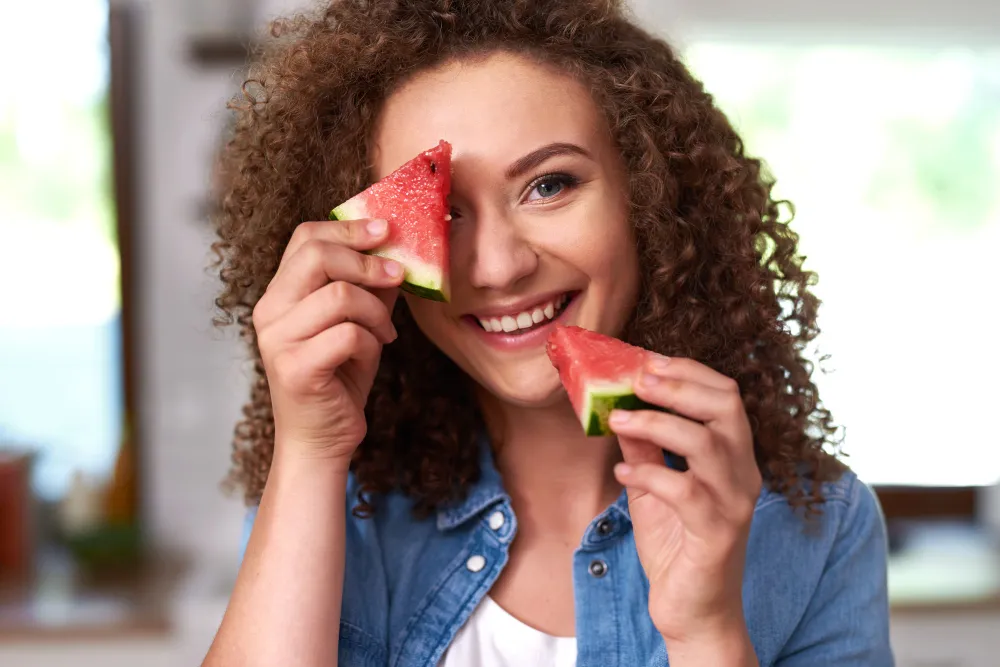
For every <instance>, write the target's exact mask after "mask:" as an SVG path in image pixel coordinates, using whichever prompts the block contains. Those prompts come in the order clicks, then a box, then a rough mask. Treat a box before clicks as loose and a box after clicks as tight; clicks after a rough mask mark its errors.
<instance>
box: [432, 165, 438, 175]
mask: <svg viewBox="0 0 1000 667" xmlns="http://www.w3.org/2000/svg"><path fill="white" fill-rule="evenodd" d="M437 170H438V166H437V163H436V162H431V173H432V174H436V173H437Z"/></svg>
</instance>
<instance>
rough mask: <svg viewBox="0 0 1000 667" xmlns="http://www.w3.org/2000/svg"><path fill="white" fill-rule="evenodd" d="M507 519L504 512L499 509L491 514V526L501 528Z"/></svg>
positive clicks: (494, 528)
mask: <svg viewBox="0 0 1000 667" xmlns="http://www.w3.org/2000/svg"><path fill="white" fill-rule="evenodd" d="M504 521H506V519H505V518H504V516H503V512H501V511H499V510H497V511H496V512H494V513H493V514H491V515H490V528H491V529H493V530H500V529H501V528H503V524H504Z"/></svg>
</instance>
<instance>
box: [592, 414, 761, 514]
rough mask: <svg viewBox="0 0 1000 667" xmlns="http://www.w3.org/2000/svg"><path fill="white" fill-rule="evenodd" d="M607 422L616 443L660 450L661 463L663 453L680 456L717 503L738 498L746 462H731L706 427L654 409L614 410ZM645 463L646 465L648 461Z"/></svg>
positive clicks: (730, 456) (725, 451) (728, 453)
mask: <svg viewBox="0 0 1000 667" xmlns="http://www.w3.org/2000/svg"><path fill="white" fill-rule="evenodd" d="M608 423H609V424H610V425H611V426H612V428H613V429H614V431H615V433H617V434H618V438H619V441H622V440H625V441H626V442H628V443H632V442H634V441H639V442H644V443H647V445H648V446H650V447H653V448H654V449H657V450H659V451H658V454H659V457H660V460H661V461H662V459H663V451H668V452H671V453H673V454H678V455H680V456H683V457H684V458H685V459H686V460H687V464H688V468H689V470H690V471H691V473H692V474H693V475H694V476H695V477H697V478H698V479H700V480H701V481H702V482H704V484H705V485H706V486H707V487H708V488H709V489H710V490H711V491H712V492H713V494H714V495H715V496H716V497H717V498H718V499H719V500H721V501H723V502H731V501H735V500H736V499H737V498H739V497H741V495H740V494H741V492H740V489H739V487H738V479H739V478H738V477H737V475H736V473H737V472H738V470H739V466H740V465H745V464H746V463H745V462H739V461H735V460H733V456H732V454H731V453H730V451H729V450H728V448H726V447H725V445H722V444H720V443H719V438H718V437H717V436H716V435H715V434H714V433H712V431H711V430H709V429H708V428H707V427H705V426H703V425H701V424H699V423H697V422H693V421H691V420H690V419H685V418H683V417H678V416H676V415H671V414H667V413H666V412H657V411H655V410H634V411H626V410H616V411H614V412H612V413H611V416H610V419H609V421H608ZM626 462H629V460H628V458H626ZM644 462H649V460H648V458H647V459H646V460H645V461H644Z"/></svg>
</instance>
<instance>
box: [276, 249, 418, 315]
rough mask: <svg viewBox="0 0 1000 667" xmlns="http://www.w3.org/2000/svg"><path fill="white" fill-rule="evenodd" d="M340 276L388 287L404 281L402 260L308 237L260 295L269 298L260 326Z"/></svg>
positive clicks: (370, 285) (358, 282)
mask: <svg viewBox="0 0 1000 667" xmlns="http://www.w3.org/2000/svg"><path fill="white" fill-rule="evenodd" d="M338 280H342V281H346V282H350V283H355V284H360V285H365V286H368V287H373V288H382V289H388V288H393V287H398V286H399V284H400V283H401V282H402V280H403V267H402V266H401V265H400V264H399V262H395V261H392V260H387V259H383V258H382V257H378V256H376V255H364V254H362V253H360V252H357V251H356V250H352V249H351V248H347V247H345V246H342V245H338V244H336V243H329V242H326V241H316V240H311V241H307V242H306V243H305V244H303V245H302V247H301V248H299V250H298V251H296V253H295V254H294V255H293V256H292V257H290V258H289V260H288V264H287V265H286V267H285V269H284V270H282V271H279V272H278V273H277V274H276V275H275V277H274V279H273V280H272V281H271V284H270V285H269V286H268V289H267V293H265V295H264V297H262V299H261V300H264V299H268V302H267V308H266V310H265V312H264V313H262V314H261V316H260V320H261V321H260V322H258V323H257V324H258V326H266V325H267V324H268V323H269V321H271V320H273V319H275V318H277V317H279V316H281V315H283V314H284V313H285V312H287V311H288V310H289V309H290V308H291V307H292V306H293V305H295V304H296V303H298V302H299V301H301V300H303V299H304V298H306V297H307V296H308V295H309V294H311V293H313V292H315V291H316V290H317V289H319V288H320V287H322V286H323V285H325V284H327V283H330V282H335V281H338Z"/></svg>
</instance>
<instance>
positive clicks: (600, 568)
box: [587, 560, 608, 579]
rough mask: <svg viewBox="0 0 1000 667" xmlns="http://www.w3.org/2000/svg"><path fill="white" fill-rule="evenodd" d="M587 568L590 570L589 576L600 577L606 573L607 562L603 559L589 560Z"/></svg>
mask: <svg viewBox="0 0 1000 667" xmlns="http://www.w3.org/2000/svg"><path fill="white" fill-rule="evenodd" d="M587 569H588V570H589V571H590V576H592V577H595V578H597V579H600V578H601V577H603V576H604V575H605V574H607V573H608V564H607V563H605V562H604V561H603V560H595V561H591V563H590V567H589V568H587Z"/></svg>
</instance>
